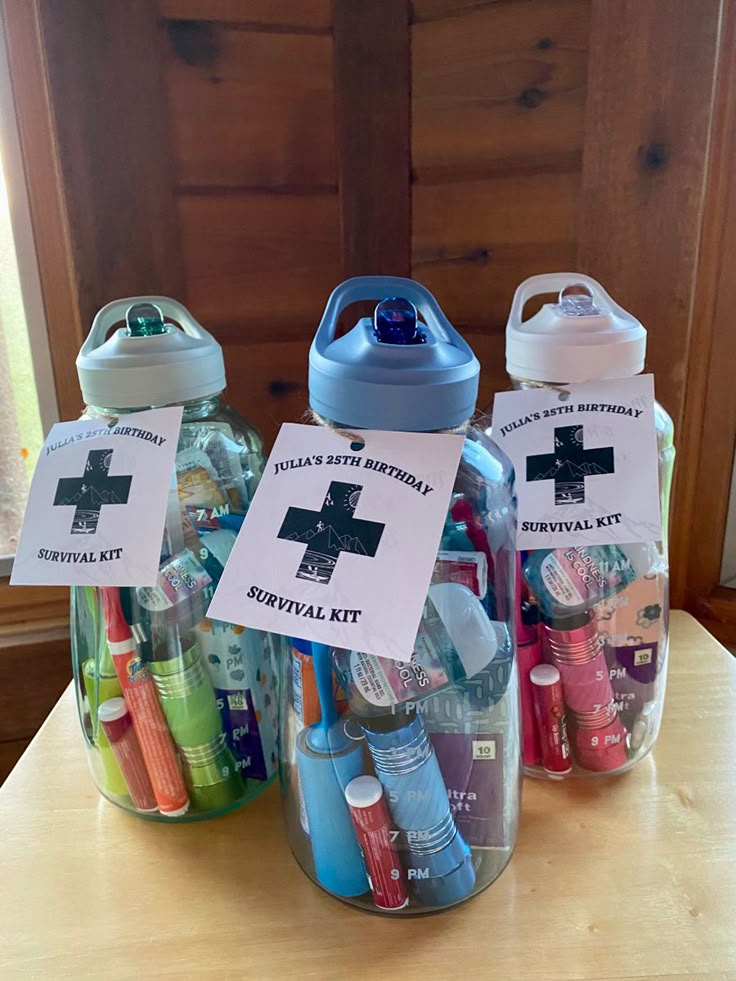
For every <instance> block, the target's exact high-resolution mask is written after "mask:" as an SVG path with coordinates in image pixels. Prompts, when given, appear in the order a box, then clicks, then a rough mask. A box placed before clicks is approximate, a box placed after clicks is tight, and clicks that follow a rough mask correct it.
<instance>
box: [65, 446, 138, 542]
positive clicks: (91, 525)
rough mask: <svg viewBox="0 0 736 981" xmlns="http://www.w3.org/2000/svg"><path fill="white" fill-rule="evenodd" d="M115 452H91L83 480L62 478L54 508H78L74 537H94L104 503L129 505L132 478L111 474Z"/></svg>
mask: <svg viewBox="0 0 736 981" xmlns="http://www.w3.org/2000/svg"><path fill="white" fill-rule="evenodd" d="M111 460H112V450H90V451H89V453H88V454H87V463H86V465H85V467H84V473H83V474H82V476H81V477H62V478H61V479H60V480H59V483H58V484H57V486H56V496H55V497H54V506H55V507H63V506H68V507H71V506H73V507H74V517H73V518H72V531H71V533H72V535H94V533H95V532H96V531H97V522H98V521H99V520H100V511H101V510H102V506H103V505H104V504H127V502H128V494H129V493H130V483H131V481H132V479H133V477H132V476H127V477H111V476H110V475H109V470H110V462H111Z"/></svg>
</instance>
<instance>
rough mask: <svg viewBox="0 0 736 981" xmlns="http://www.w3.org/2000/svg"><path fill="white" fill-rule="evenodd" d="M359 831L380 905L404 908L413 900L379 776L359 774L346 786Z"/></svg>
mask: <svg viewBox="0 0 736 981" xmlns="http://www.w3.org/2000/svg"><path fill="white" fill-rule="evenodd" d="M345 799H346V801H347V802H348V807H349V809H350V816H351V817H352V819H353V827H354V828H355V835H356V837H357V839H358V844H359V845H360V850H361V851H362V853H363V860H364V862H365V864H366V868H367V870H368V884H369V885H370V887H371V893H372V895H373V901H374V903H375V904H376V906H377V907H378V908H379V909H402V907H404V906H406V904H407V903H408V902H409V896H408V893H407V891H406V883H405V881H404V871H403V869H402V868H401V863H400V862H399V856H398V853H397V851H396V849H395V848H394V846H393V844H392V842H391V822H390V819H389V814H388V807H387V806H386V801H385V800H384V798H383V787H382V786H381V783H380V781H379V780H377V779H376V777H369V776H363V777H355V779H354V780H351V781H350V783H349V784H348V785H347V787H346V788H345Z"/></svg>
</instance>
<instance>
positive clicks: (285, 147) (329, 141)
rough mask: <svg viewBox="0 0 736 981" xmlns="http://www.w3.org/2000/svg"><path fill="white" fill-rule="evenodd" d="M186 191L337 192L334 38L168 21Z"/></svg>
mask: <svg viewBox="0 0 736 981" xmlns="http://www.w3.org/2000/svg"><path fill="white" fill-rule="evenodd" d="M164 29H165V32H166V35H167V43H166V62H165V65H166V69H165V70H166V81H167V89H168V93H169V106H170V115H171V132H172V138H173V155H174V163H175V173H176V182H177V186H178V188H179V189H180V190H181V189H182V188H190V187H199V188H203V187H204V188H206V187H217V186H229V187H233V188H238V187H245V188H251V187H259V188H273V189H281V190H289V189H296V190H299V189H300V188H304V187H305V186H308V187H310V188H321V189H329V190H333V191H336V189H337V165H336V158H335V126H334V118H333V103H332V39H331V38H330V37H329V36H326V35H315V36H309V35H307V36H305V35H303V34H286V33H259V32H255V33H254V32H252V31H250V30H248V31H246V30H241V29H236V28H233V27H231V26H222V25H217V24H212V23H209V22H206V21H181V20H177V21H169V22H167V23H166V24H165V25H164Z"/></svg>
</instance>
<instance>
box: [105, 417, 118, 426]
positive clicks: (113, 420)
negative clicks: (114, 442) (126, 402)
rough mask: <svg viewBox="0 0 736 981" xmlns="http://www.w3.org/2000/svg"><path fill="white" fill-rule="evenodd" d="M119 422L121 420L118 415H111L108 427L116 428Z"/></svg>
mask: <svg viewBox="0 0 736 981" xmlns="http://www.w3.org/2000/svg"><path fill="white" fill-rule="evenodd" d="M119 422H120V420H119V418H118V417H117V416H111V417H110V418H109V419H108V420H107V428H108V429H114V428H115V426H117V424H118V423H119Z"/></svg>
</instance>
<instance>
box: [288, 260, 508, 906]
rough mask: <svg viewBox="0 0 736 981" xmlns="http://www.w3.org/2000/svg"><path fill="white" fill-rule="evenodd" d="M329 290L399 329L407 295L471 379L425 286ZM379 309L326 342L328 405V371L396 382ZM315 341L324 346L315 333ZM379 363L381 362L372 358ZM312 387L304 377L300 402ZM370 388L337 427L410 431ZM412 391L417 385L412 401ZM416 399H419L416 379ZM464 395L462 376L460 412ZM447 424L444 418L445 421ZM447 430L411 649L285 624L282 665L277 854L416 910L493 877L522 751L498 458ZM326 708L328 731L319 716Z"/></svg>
mask: <svg viewBox="0 0 736 981" xmlns="http://www.w3.org/2000/svg"><path fill="white" fill-rule="evenodd" d="M342 290H344V291H345V292H346V293H347V295H348V296H349V298H350V299H351V300H367V299H376V298H380V297H381V296H384V295H390V296H392V300H391V301H386V302H387V303H388V302H390V304H391V312H392V317H391V318H390V319H391V326H390V329H391V330H392V331H397V330H400V329H403V326H404V325H403V324H402V323H401V320H402V316H403V314H406V316H408V317H411V313H410V312H407V309H406V307H405V306H402V304H405V303H406V300H407V299H408V300H411V301H413V303H415V304H416V306H417V307H418V308H419V312H420V313H421V314H422V315H423V316H424V323H422V324H421V329H422V330H426V331H427V332H429V331H432V332H435V333H436V334H437V335H438V336H441V338H442V340H443V346H444V347H445V348H448V349H449V347H450V345H455V347H456V348H457V349H459V350H461V351H462V352H463V357H467V358H468V364H469V365H471V366H472V365H475V366H476V367H475V368H474V370H475V372H476V374H475V381H476V384H477V362H476V361H475V359H474V358H473V356H472V352H470V350H469V348H467V345H465V344H464V342H463V341H462V339H460V338H459V336H458V335H456V334H455V332H454V331H453V330H452V328H451V327H449V325H446V322H445V321H444V318H443V320H442V325H443V330H442V331H441V332H440V331H439V329H438V327H437V317H438V310H439V308H438V307H437V306H436V302H435V301H434V299H433V298H432V297H431V294H428V293H427V292H426V291H425V290H424V288H423V287H420V286H419V285H418V284H414V283H411V282H410V281H408V280H391V279H387V278H383V277H381V278H379V277H376V278H368V277H365V278H363V279H360V280H349V281H348V282H347V283H346V284H343V286H342V287H340V288H338V290H337V291H336V293H335V294H333V299H332V300H331V301H330V304H328V309H327V313H326V316H327V315H328V314H331V315H334V318H335V320H336V319H337V316H339V313H340V309H341V306H340V303H339V302H337V303H336V302H334V301H335V297H336V296H337V297H338V300H339V299H341V298H342V295H341V291H342ZM397 294H398V296H399V299H398V300H397V298H396V295H397ZM409 306H411V304H409ZM383 309H385V306H384V304H379V307H378V308H377V314H376V322H375V323H376V326H375V327H374V334H371V327H372V326H373V324H372V322H371V321H370V320H368V319H366V320H361V321H360V322H359V323H358V324H357V325H356V326H355V327H354V328H353V332H351V333H353V334H354V336H355V338H356V343H357V345H358V347H357V349H356V350H359V352H360V353H356V354H355V356H354V357H352V356H349V357H348V356H347V354H346V350H345V348H343V349H342V351H341V352H340V357H339V358H337V357H336V359H335V364H338V363H339V364H341V365H346V364H347V365H348V368H347V369H341V370H345V371H346V372H347V374H346V375H342V376H340V375H338V376H337V377H338V381H335V375H332V374H331V375H330V380H329V385H330V390H329V395H330V399H329V401H330V402H331V404H333V405H337V406H339V405H340V404H341V399H342V390H338V389H339V385H340V384H342V385H344V387H345V390H349V389H350V384H351V382H352V381H354V380H358V381H360V380H361V379H365V378H366V377H370V378H371V380H372V381H371V383H372V384H377V379H380V385H377V387H379V388H380V387H385V386H388V387H389V388H390V387H391V386H392V385H397V386H399V385H402V384H405V383H406V373H407V372H411V371H412V366H411V359H412V352H410V351H408V349H407V347H406V346H403V345H405V344H410V343H412V342H411V341H399V342H396V341H394V340H393V335H389V336H390V338H391V339H386V336H385V335H384V334H381V333H380V331H379V330H378V327H377V325H378V322H379V319H380V314H381V311H382V310H383ZM402 311H403V314H402ZM439 315H440V316H441V313H440V314H439ZM414 316H416V311H414ZM323 325H324V321H323ZM445 325H446V327H447V328H449V330H447V329H445ZM407 330H408V328H407ZM318 336H319V335H318ZM348 336H350V335H348ZM371 337H373V340H371ZM342 340H345V338H344V337H343V338H342ZM364 341H365V342H367V347H366V345H365V344H364ZM392 344H396V346H397V347H399V350H398V352H396V351H395V349H394V350H392V348H391V345H392ZM395 353H397V354H398V357H397V358H396V360H395V361H394V357H393V356H394V354H395ZM438 353H441V352H438ZM446 353H447V354H448V356H449V351H448V352H446ZM323 356H325V357H327V358H329V356H330V352H329V347H326V348H323ZM470 359H472V361H471V360H470ZM377 361H380V365H381V371H380V373H376V372H375V370H372V369H375V367H376V362H377ZM424 367H425V369H426V364H425V365H424ZM333 386H337V387H336V388H333ZM471 389H472V384H471ZM317 394H318V393H317V385H316V383H313V382H312V383H310V403H311V404H312V406H313V407H314V408H316V407H317V406H319V400H318V398H317V397H316V395H317ZM381 394H382V393H381V392H380V391H377V392H376V394H375V396H373V393H372V391H371V390H369V395H367V396H366V395H365V394H364V395H363V399H362V404H361V406H360V408H359V409H358V408H356V407H355V406H354V405H353V406H352V409H351V408H350V406H348V404H347V402H346V403H345V406H346V407H345V410H344V414H343V416H342V424H344V425H345V426H346V428H350V430H351V431H353V430H354V429H359V428H371V429H373V428H395V429H401V428H409V425H408V420H407V419H406V417H404V416H402V414H401V405H400V403H399V405H398V406H397V402H396V400H393V402H392V404H393V409H392V412H394V413H395V416H393V417H392V419H391V420H389V419H386V418H385V417H381V416H380V415H378V410H376V415H372V414H371V413H370V411H369V408H370V406H368V409H366V408H365V406H366V405H368V403H370V402H371V396H372V397H374V398H375V400H376V403H377V404H378V403H381ZM384 394H385V393H384ZM333 396H334V397H333ZM422 397H424V396H422V395H419V394H418V393H416V392H414V394H413V399H412V411H415V410H416V408H417V406H416V399H421V398H422ZM426 397H427V398H428V399H429V400H430V401H431V399H432V395H431V393H427V395H426ZM474 397H475V389H473V390H472V391H471V393H470V396H469V398H470V404H469V409H468V411H467V412H466V413H465V418H467V416H469V415H470V414H471V413H472V407H473V404H474ZM315 403H316V405H315ZM461 418H462V417H461ZM322 421H324V420H322ZM392 423H393V424H392ZM457 423H458V420H457V419H454V418H452V416H451V415H450V416H449V418H448V428H451V427H452V426H454V425H457ZM361 424H362V425H361ZM338 428H341V426H339V427H338ZM462 431H463V432H465V434H466V438H465V444H464V448H463V452H462V458H461V463H460V467H459V469H458V472H457V477H456V481H455V485H454V490H453V493H452V497H451V500H450V507H449V510H448V513H447V518H446V521H445V526H444V531H443V534H442V539H441V543H440V550H439V552H438V555H437V562H436V565H435V569H434V574H433V577H432V585H431V586H430V588H429V593H428V596H427V600H426V603H425V608H424V614H423V617H422V620H421V624H420V628H419V632H418V634H417V639H416V642H415V648H414V655H413V658H412V660H411V662H409V663H404V662H399V661H393V660H390V659H388V658H382V657H376V656H374V655H369V654H365V653H361V652H357V651H347V650H344V649H330V648H328V647H325V646H323V645H319V644H313V645H312V644H309V643H308V642H306V641H304V640H300V639H296V638H295V639H293V640H292V642H291V643H292V650H291V656H290V657H289V658H287V659H285V661H284V662H283V665H282V670H281V699H282V702H281V704H282V718H281V747H282V751H281V779H282V788H283V794H284V808H285V815H286V822H287V829H288V835H289V841H290V844H291V848H292V851H293V853H294V855H295V857H296V859H297V861H298V862H299V864H300V865H301V867H302V868H303V870H304V871H305V872H306V873H307V875H309V876H310V877H311V878H312V879H313V880H314V881H315V882H316V883H317V884H318V885H320V886H321V887H322V888H323V889H326V890H327V891H328V892H330V893H331V894H332V895H334V896H336V897H338V898H340V899H342V900H344V901H346V902H348V903H350V904H351V905H353V906H356V907H359V908H361V909H364V910H368V911H372V912H381V913H386V914H391V915H416V914H419V913H426V912H432V911H436V910H440V909H443V908H446V907H449V906H452V905H454V904H456V903H459V902H461V901H463V900H465V899H467V898H468V897H469V896H472V895H475V894H476V893H478V892H479V891H481V890H482V889H484V888H485V887H486V886H488V885H490V884H491V883H492V882H493V881H494V880H495V879H496V878H497V876H498V875H500V873H501V872H502V871H503V869H504V868H505V866H506V865H507V863H508V862H509V860H510V858H511V854H512V852H513V848H514V845H515V842H516V836H517V828H518V819H519V795H520V780H521V754H520V744H519V738H520V735H519V726H520V714H519V701H518V679H517V670H516V662H515V656H514V653H515V652H514V644H513V614H514V576H515V552H514V548H515V545H514V535H515V520H516V519H515V501H514V496H513V481H512V472H511V466H510V463H509V462H508V460H507V459H506V457H505V456H504V455H503V454H502V453H501V452H500V451H499V450H498V449H497V447H496V446H495V444H494V443H493V442H492V441H491V440H489V439H488V437H486V436H485V435H484V434H483V433H482V432H481V431H480V430H478V429H474V428H472V427H470V426H466V425H465V426H462ZM320 691H321V692H322V696H321V697H320ZM325 692H329V696H327V695H325V694H324V693H325ZM326 700H328V701H329V705H326V704H325V701H326ZM326 712H329V713H330V716H329V717H330V725H329V727H328V728H325V727H324V726H322V725H320V721H321V719H323V718H324V716H325V713H326Z"/></svg>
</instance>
